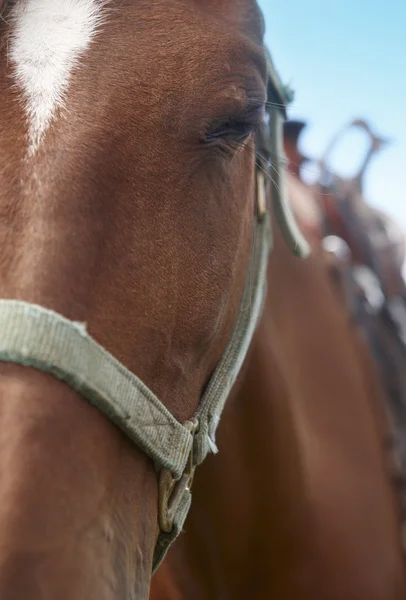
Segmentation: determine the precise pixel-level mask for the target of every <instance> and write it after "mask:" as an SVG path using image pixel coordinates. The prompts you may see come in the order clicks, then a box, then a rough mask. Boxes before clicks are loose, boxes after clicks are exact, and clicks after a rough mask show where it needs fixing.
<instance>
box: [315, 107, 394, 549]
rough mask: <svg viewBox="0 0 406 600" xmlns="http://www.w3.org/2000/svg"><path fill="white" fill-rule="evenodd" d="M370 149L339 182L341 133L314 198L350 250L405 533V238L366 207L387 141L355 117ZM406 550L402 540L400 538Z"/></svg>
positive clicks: (350, 274) (356, 308) (358, 314)
mask: <svg viewBox="0 0 406 600" xmlns="http://www.w3.org/2000/svg"><path fill="white" fill-rule="evenodd" d="M349 127H358V128H362V129H363V130H364V131H365V132H366V133H367V135H368V137H369V140H370V147H369V149H368V151H367V153H366V156H365V158H364V160H363V162H362V164H361V167H360V169H359V171H358V173H357V174H356V175H355V176H354V177H353V178H351V179H342V178H340V177H338V176H337V175H335V174H331V173H329V170H328V167H327V159H328V155H329V152H330V151H331V149H332V147H333V146H334V144H335V143H336V142H337V140H338V139H339V137H340V136H341V135H342V134H343V133H345V132H346V131H347V130H348V126H347V127H346V128H344V129H343V130H340V131H339V132H338V133H337V135H336V136H334V138H333V140H332V142H331V143H330V144H329V147H328V148H327V150H326V152H325V154H324V156H323V157H322V159H321V161H320V166H321V171H322V176H323V181H322V182H320V184H319V186H318V189H317V197H318V201H319V205H320V208H321V211H322V213H323V221H324V228H323V232H324V235H328V236H331V235H334V236H339V237H340V238H341V239H342V240H344V241H345V243H346V244H347V246H348V250H349V252H348V256H347V265H346V267H345V268H344V270H346V271H347V280H348V282H349V285H348V286H347V288H348V289H349V290H350V293H349V294H348V300H349V304H350V306H349V308H350V310H351V313H352V315H353V317H354V319H355V320H356V321H357V323H358V325H359V328H360V330H361V331H362V332H363V334H364V337H365V339H366V340H367V342H368V344H369V347H370V350H371V353H372V356H373V357H374V359H375V361H376V365H377V368H378V370H379V372H380V377H381V381H382V383H383V387H384V390H385V393H386V402H385V408H386V410H387V411H388V413H389V418H390V421H391V424H392V433H391V442H390V445H389V448H390V455H391V459H392V463H393V464H392V468H393V469H394V479H395V484H396V487H397V491H398V494H399V499H400V510H401V517H402V521H403V529H404V530H406V443H405V439H406V372H405V369H404V364H405V360H406V285H405V282H404V279H403V276H402V265H403V261H404V258H405V247H406V243H405V236H404V234H403V232H402V231H401V230H400V229H399V228H398V227H397V225H396V224H395V223H394V222H393V220H392V219H390V218H389V217H388V216H387V215H386V214H385V213H383V212H382V211H379V210H377V209H376V208H373V207H371V206H369V205H368V203H367V202H366V200H365V196H364V192H363V179H364V177H365V172H366V170H367V167H368V166H369V164H370V161H371V159H372V158H373V157H374V155H375V154H376V153H377V152H378V151H380V150H381V148H382V147H383V146H384V144H385V142H386V141H385V140H384V139H382V138H380V137H378V136H377V135H376V134H374V133H373V132H372V130H371V128H370V126H369V125H368V124H367V123H366V122H365V121H364V120H361V119H356V120H354V121H353V122H351V123H350V124H349ZM403 538H404V546H405V549H406V538H405V535H404V534H403Z"/></svg>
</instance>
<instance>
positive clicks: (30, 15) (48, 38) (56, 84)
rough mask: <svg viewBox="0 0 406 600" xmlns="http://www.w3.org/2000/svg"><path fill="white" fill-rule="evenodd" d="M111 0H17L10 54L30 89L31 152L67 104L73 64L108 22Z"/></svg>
mask: <svg viewBox="0 0 406 600" xmlns="http://www.w3.org/2000/svg"><path fill="white" fill-rule="evenodd" d="M105 4H106V0H17V1H16V4H15V6H14V8H13V10H12V15H11V36H10V46H9V58H10V60H11V62H12V64H13V68H14V75H15V77H16V80H17V84H18V86H19V87H20V88H21V90H22V91H23V94H24V98H25V102H26V111H27V116H28V127H29V129H28V135H29V154H30V155H32V154H34V153H35V152H36V150H37V149H38V147H39V145H40V143H41V140H42V138H43V137H44V135H45V133H46V131H47V129H48V127H49V126H50V124H51V121H52V118H53V117H54V115H55V112H56V111H57V109H58V108H61V107H63V105H64V101H65V97H66V91H67V88H68V85H69V79H70V75H71V72H72V69H73V68H74V67H75V66H76V65H77V63H78V60H79V59H80V57H81V56H83V54H84V52H85V51H86V50H87V48H88V47H89V45H90V42H91V41H92V38H93V36H94V35H95V33H96V32H97V29H98V27H99V25H100V24H101V22H102V13H103V7H104V6H105Z"/></svg>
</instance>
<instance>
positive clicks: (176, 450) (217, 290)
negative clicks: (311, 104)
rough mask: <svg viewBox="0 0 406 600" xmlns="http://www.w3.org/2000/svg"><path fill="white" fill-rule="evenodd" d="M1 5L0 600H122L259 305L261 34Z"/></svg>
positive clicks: (147, 556) (217, 13)
mask: <svg viewBox="0 0 406 600" xmlns="http://www.w3.org/2000/svg"><path fill="white" fill-rule="evenodd" d="M5 4H6V6H5V7H4V6H3V14H2V20H1V21H0V37H1V43H0V131H1V137H0V182H1V183H0V232H1V241H2V248H3V252H2V256H1V260H0V295H1V300H0V321H1V324H0V330H1V336H0V359H1V361H2V366H1V369H0V374H1V377H0V395H1V403H0V423H1V427H0V448H1V453H0V461H1V462H0V465H1V478H0V597H1V598H4V599H5V600H6V599H11V598H13V599H16V600H17V599H18V600H20V599H21V600H22V599H24V600H27V599H28V598H29V599H30V600H39V599H40V598H41V600H47V599H49V600H50V599H53V600H54V599H55V598H58V599H59V600H73V599H75V600H82V599H83V600H84V599H86V600H91V599H95V600H96V599H97V600H113V599H124V598H137V600H142V599H145V598H146V597H147V596H148V591H149V585H150V579H151V570H152V568H153V565H154V566H157V564H158V563H159V560H160V559H161V558H162V556H163V554H164V552H165V549H166V547H167V545H168V544H169V543H170V542H171V541H172V540H173V538H174V537H175V536H176V534H177V533H178V530H179V529H180V528H181V527H182V522H183V519H184V517H185V515H186V512H187V509H188V505H189V503H190V493H189V487H190V483H191V479H192V476H193V471H194V468H195V465H196V463H197V462H200V461H201V460H202V459H203V458H204V456H205V454H207V452H208V451H209V450H212V451H214V450H215V442H214V434H215V429H216V426H217V417H218V413H219V409H220V408H221V406H222V403H223V402H224V400H225V398H226V396H227V393H228V391H229V388H230V387H231V385H232V384H233V382H234V379H235V377H236V375H237V373H238V371H239V368H240V365H241V363H242V361H243V359H244V356H245V353H246V350H247V347H248V344H249V342H250V337H251V335H252V331H253V330H254V328H255V325H256V318H257V316H258V315H259V308H260V306H261V299H262V294H263V285H264V277H263V272H264V268H266V264H265V260H266V259H267V254H268V252H267V250H268V218H267V212H266V206H265V204H264V202H263V200H264V188H263V183H262V179H261V177H260V176H261V173H262V172H261V170H259V171H258V170H257V169H256V165H255V135H254V134H255V132H256V131H257V130H259V129H261V128H263V127H264V122H265V121H264V116H265V103H266V99H267V65H266V58H265V53H264V47H263V39H262V38H263V19H262V16H261V14H260V12H259V9H258V7H257V4H256V2H255V1H254V0H240V1H239V2H232V1H231V0H215V1H214V0H213V1H211V0H204V1H198V0H148V1H146V0H140V1H139V2H132V1H131V0H123V1H122V2H119V3H117V2H115V3H114V2H109V1H108V0H58V1H57V2H56V1H55V2H53V1H50V0H12V1H10V2H6V3H5ZM278 115H279V113H278ZM279 122H280V117H279V116H278V117H277V118H276V117H275V121H272V124H273V126H274V124H275V123H279ZM274 137H275V136H274ZM273 139H274V138H273ZM256 176H257V177H256ZM256 183H257V185H256ZM255 200H257V202H255ZM275 201H276V200H275ZM281 208H282V207H281V206H280V209H281ZM278 214H279V217H280V218H281V219H282V221H283V219H284V218H285V217H284V216H283V210H280V211H279V213H278ZM285 216H286V215H285ZM253 240H254V243H252V242H253ZM264 265H265V267H264ZM241 298H242V300H241ZM134 373H136V374H137V376H138V377H136V376H135V375H134ZM85 400H87V401H88V402H87V401H85ZM93 405H94V406H93ZM198 406H199V411H200V412H199V413H198V416H199V417H201V418H200V419H199V420H198V421H196V420H195V419H194V415H195V414H196V410H197V408H198ZM97 409H98V410H97ZM106 416H107V417H108V418H106ZM113 422H114V423H115V424H117V425H118V427H116V426H115V425H114V424H113ZM274 426H275V427H277V426H278V425H277V423H276V422H275V423H274ZM281 427H283V425H282V424H281ZM121 430H122V431H121ZM133 442H135V443H133ZM241 466H242V465H241ZM216 493H217V492H216ZM213 497H214V493H213ZM198 510H199V509H198ZM387 560H389V561H390V559H385V561H384V568H385V565H386V564H387ZM385 572H386V571H385Z"/></svg>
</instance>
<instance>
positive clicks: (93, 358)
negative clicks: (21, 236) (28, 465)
mask: <svg viewBox="0 0 406 600" xmlns="http://www.w3.org/2000/svg"><path fill="white" fill-rule="evenodd" d="M269 95H270V100H271V108H270V124H271V135H270V138H269V140H268V142H269V154H270V156H271V161H272V177H271V181H272V182H273V183H272V184H271V187H272V189H271V192H272V194H271V198H272V203H273V206H274V209H275V213H276V217H277V222H278V224H279V226H280V227H281V229H282V231H283V233H284V237H285V239H286V241H287V243H288V244H289V246H290V247H291V249H292V251H294V252H295V254H297V255H299V256H305V255H307V253H308V247H307V243H306V242H305V241H304V239H303V238H302V236H301V234H300V232H299V231H298V230H297V228H296V225H295V223H294V220H293V217H292V215H291V213H290V210H289V208H288V205H287V204H286V202H285V200H284V181H283V172H284V165H281V162H282V160H283V148H282V127H283V122H284V119H285V100H284V97H283V94H282V92H281V86H280V83H279V81H278V78H277V75H276V73H275V71H274V69H273V65H272V64H270V84H269ZM264 150H265V149H264ZM268 168H269V162H267V161H265V159H264V156H263V155H262V154H261V156H260V157H258V169H257V189H256V216H255V231H254V242H253V248H252V251H251V258H250V264H249V269H248V274H247V281H246V285H245V289H244V292H243V296H242V300H241V304H240V309H239V314H238V317H237V321H236V323H235V326H234V329H233V332H232V334H231V338H230V340H229V342H228V344H227V346H226V349H225V351H224V353H223V355H222V357H221V359H220V361H219V363H218V364H217V367H216V369H215V372H214V374H213V375H212V377H211V380H210V381H209V384H208V386H207V388H206V391H205V392H204V394H203V396H202V398H201V401H200V405H199V408H198V411H197V413H196V415H195V417H194V418H193V419H191V420H190V421H187V422H186V423H183V424H181V423H179V422H178V421H177V420H176V419H175V418H174V417H173V416H172V415H171V413H170V412H169V411H168V410H167V408H166V407H165V406H164V405H163V404H162V403H161V402H160V400H159V399H158V398H157V397H156V396H155V395H154V394H153V392H152V391H151V390H150V389H149V388H148V387H147V386H146V385H145V384H144V383H143V382H142V381H141V380H140V379H139V378H138V377H137V376H136V375H135V374H133V373H131V372H130V371H129V370H128V369H127V368H126V367H125V366H124V365H123V364H121V363H120V362H119V361H118V360H117V359H116V358H114V356H112V355H111V354H110V353H109V352H107V350H105V349H104V348H103V347H102V346H100V345H99V344H98V343H97V342H96V341H95V340H94V339H93V338H92V337H91V336H90V335H89V334H88V333H87V331H86V328H85V326H84V325H83V324H81V323H77V322H73V321H70V320H69V319H66V318H65V317H63V316H62V315H60V314H58V313H56V312H54V311H52V310H48V309H46V308H44V307H42V306H38V305H35V304H31V303H27V302H22V301H17V300H0V331H1V335H0V361H3V362H12V363H17V364H20V365H24V366H28V367H34V368H35V369H38V370H40V371H44V372H46V373H50V374H52V375H53V376H54V377H56V378H57V379H59V380H61V381H64V382H65V383H67V384H68V385H69V386H70V387H71V388H73V389H74V390H76V391H77V392H78V393H79V394H80V395H81V396H82V397H84V398H86V400H88V401H89V402H90V403H91V404H92V405H94V406H95V407H96V408H97V409H98V410H100V411H101V412H102V413H104V414H105V415H106V416H107V417H108V418H109V419H110V420H111V421H112V422H114V423H115V424H116V425H117V426H118V427H119V428H120V429H121V430H122V431H123V432H124V433H125V434H126V435H127V436H128V437H129V438H130V439H131V440H132V441H133V442H134V443H135V444H136V445H137V446H138V447H139V448H140V449H141V450H142V451H143V452H144V453H145V454H147V455H148V456H149V457H150V458H151V459H152V460H153V462H154V464H155V466H156V469H157V472H158V477H159V510H158V518H159V526H160V534H159V537H158V541H157V544H156V548H155V553H154V561H153V569H154V571H155V570H156V568H157V567H158V566H159V564H160V562H161V561H162V559H163V558H164V556H165V554H166V551H167V549H168V547H169V546H170V544H171V543H172V542H173V541H174V540H175V539H176V537H177V536H178V535H179V533H180V532H181V530H182V528H183V524H184V521H185V518H186V515H187V513H188V510H189V507H190V503H191V493H190V488H191V484H192V480H193V475H194V471H195V468H196V466H197V465H199V464H200V463H201V462H202V461H203V460H204V459H205V457H206V456H207V454H208V453H209V452H216V445H215V435H216V429H217V425H218V423H219V420H220V416H221V413H222V410H223V407H224V404H225V401H226V399H227V396H228V395H229V393H230V390H231V388H232V386H233V384H234V382H235V380H236V378H237V375H238V373H239V371H240V368H241V366H242V363H243V361H244V359H245V356H246V353H247V350H248V347H249V344H250V342H251V339H252V336H253V333H254V330H255V328H256V326H257V324H258V321H259V318H260V315H261V310H262V305H263V301H264V297H265V293H266V270H267V264H268V255H269V251H270V248H271V239H272V236H271V227H270V215H269V212H268V209H267V202H266V194H267V189H266V178H265V172H266V171H267V169H268Z"/></svg>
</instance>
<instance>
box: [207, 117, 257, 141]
mask: <svg viewBox="0 0 406 600" xmlns="http://www.w3.org/2000/svg"><path fill="white" fill-rule="evenodd" d="M258 128H259V124H255V123H251V122H249V121H243V120H238V119H228V120H227V121H224V122H223V123H221V124H220V125H218V126H217V127H215V128H213V129H211V130H210V131H208V132H207V134H206V141H208V142H214V141H216V140H225V141H234V140H237V141H238V140H243V139H246V138H247V137H249V136H250V135H251V134H252V133H255V132H256V131H257V129H258Z"/></svg>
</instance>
